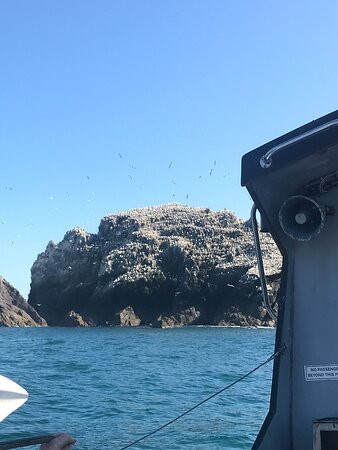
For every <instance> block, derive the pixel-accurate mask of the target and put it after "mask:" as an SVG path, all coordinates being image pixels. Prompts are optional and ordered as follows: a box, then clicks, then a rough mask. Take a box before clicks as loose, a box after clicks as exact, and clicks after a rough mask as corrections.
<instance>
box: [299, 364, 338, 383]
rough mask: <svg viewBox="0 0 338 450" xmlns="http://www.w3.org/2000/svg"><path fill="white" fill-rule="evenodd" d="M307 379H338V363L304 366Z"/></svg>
mask: <svg viewBox="0 0 338 450" xmlns="http://www.w3.org/2000/svg"><path fill="white" fill-rule="evenodd" d="M304 372H305V380H306V381H330V380H333V381H338V364H332V365H329V366H304Z"/></svg>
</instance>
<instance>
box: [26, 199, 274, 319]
mask: <svg viewBox="0 0 338 450" xmlns="http://www.w3.org/2000/svg"><path fill="white" fill-rule="evenodd" d="M262 251H263V256H264V257H265V261H266V267H265V269H266V275H267V279H268V287H269V291H270V294H271V296H272V297H275V293H276V291H277V290H278V283H279V273H280V267H281V257H280V254H279V252H278V250H277V249H276V247H275V245H274V243H273V241H272V240H271V238H269V237H268V236H266V235H262ZM29 303H30V304H31V305H32V306H33V307H37V305H38V304H39V305H40V306H39V313H40V314H41V315H42V316H43V317H45V318H46V320H47V322H48V324H50V325H63V324H65V320H66V318H67V320H68V321H69V319H70V315H71V316H72V317H73V318H74V317H75V316H74V314H77V315H79V316H80V317H81V320H82V321H83V322H84V323H86V324H89V325H101V326H106V325H108V326H109V325H116V324H118V325H123V326H125V325H128V326H137V325H150V326H156V327H158V326H160V327H171V326H183V325H188V324H212V325H218V324H221V325H252V326H257V325H272V324H273V322H271V321H270V319H269V318H268V317H267V315H266V311H265V310H264V308H263V306H262V301H261V294H260V288H259V279H258V273H257V269H256V258H255V250H254V243H253V239H252V233H251V230H250V226H249V225H248V223H246V222H243V221H242V220H240V219H238V218H237V217H236V216H235V215H234V214H232V213H231V212H229V211H227V210H224V211H219V212H213V211H210V209H208V208H189V207H187V206H183V205H178V204H170V205H164V206H158V207H151V208H143V209H135V210H132V211H129V212H127V213H120V214H111V215H108V216H106V217H104V218H103V219H102V221H101V223H100V226H99V230H98V233H97V234H90V233H87V232H86V231H85V230H84V229H81V228H75V229H73V230H70V231H68V232H67V233H66V234H65V237H64V238H63V240H62V241H61V242H60V243H58V244H56V243H54V242H50V243H49V244H48V245H47V248H46V250H45V251H44V252H43V253H41V254H40V255H39V256H38V258H37V260H36V261H35V263H34V264H33V267H32V283H31V291H30V294H29ZM79 322H81V321H80V320H79Z"/></svg>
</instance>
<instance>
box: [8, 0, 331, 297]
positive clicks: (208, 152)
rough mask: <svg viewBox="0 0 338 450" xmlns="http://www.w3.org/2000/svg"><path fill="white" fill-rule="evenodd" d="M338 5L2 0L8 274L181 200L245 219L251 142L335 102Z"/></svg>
mask: <svg viewBox="0 0 338 450" xmlns="http://www.w3.org/2000/svg"><path fill="white" fill-rule="evenodd" d="M337 17H338V3H337V2H336V1H325V0H324V1H322V2H318V1H317V0H316V1H313V0H300V1H291V0H284V1H283V2H271V1H267V0H257V1H252V0H243V1H237V0H236V1H234V0H204V1H201V0H118V1H117V0H95V1H89V0H71V1H69V0H48V1H46V0H29V1H27V0H2V1H1V2H0V61H1V70H0V155H1V178H0V205H1V208H0V274H2V275H3V276H5V277H6V278H7V279H8V280H9V281H10V282H11V283H13V284H14V285H15V287H17V288H18V289H19V290H20V291H21V292H22V294H23V295H24V296H27V294H28V291H29V283H30V267H31V265H32V263H33V261H34V260H35V258H36V256H37V254H38V253H40V252H42V251H43V250H44V249H45V247H46V244H47V243H48V241H49V240H51V239H52V240H55V241H56V242H58V241H60V240H61V239H62V237H63V235H64V233H65V232H66V231H67V230H68V229H70V228H72V227H75V226H83V227H85V228H86V229H87V230H88V231H90V232H95V231H96V230H97V226H98V224H99V221H100V218H101V217H102V216H104V215H105V214H108V213H111V212H119V211H127V210H129V209H131V208H135V207H143V206H151V205H158V204H164V203H170V202H173V201H175V202H180V203H185V204H188V205H191V206H207V207H210V208H211V209H214V210H219V209H223V208H227V209H230V210H232V211H234V212H235V213H236V214H237V215H239V216H240V217H242V218H247V217H248V215H249V209H250V204H251V202H250V199H249V197H248V195H247V193H246V192H245V190H244V189H243V188H241V187H240V160H241V156H242V155H243V154H244V153H246V152H247V151H249V150H251V149H253V148H255V147H257V146H259V145H261V144H263V143H265V142H266V141H268V140H270V139H273V138H275V137H277V136H279V135H280V134H283V133H285V132H287V131H290V130H292V129H294V128H296V127H297V126H300V125H302V124H304V123H306V122H308V121H310V120H312V119H315V118H317V117H320V116H322V115H324V114H326V113H328V112H331V111H333V110H335V109H337V89H338V88H337V86H338V59H337V57H338V52H337V50H338V48H337V43H338V27H337Z"/></svg>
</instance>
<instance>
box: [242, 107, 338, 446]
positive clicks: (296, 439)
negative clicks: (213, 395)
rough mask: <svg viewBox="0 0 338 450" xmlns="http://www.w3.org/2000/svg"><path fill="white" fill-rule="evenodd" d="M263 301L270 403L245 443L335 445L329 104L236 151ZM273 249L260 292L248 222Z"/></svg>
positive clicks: (334, 166)
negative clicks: (271, 348) (270, 277)
mask: <svg viewBox="0 0 338 450" xmlns="http://www.w3.org/2000/svg"><path fill="white" fill-rule="evenodd" d="M241 183H242V186H245V187H246V188H247V190H248V191H249V193H250V195H251V197H252V199H253V201H254V205H255V206H254V207H253V212H252V223H253V230H254V235H255V238H256V251H257V257H258V262H259V268H260V276H261V284H262V293H263V297H264V301H265V304H266V308H267V310H268V312H269V314H270V315H271V316H272V317H273V318H277V327H276V341H275V351H276V352H277V351H281V354H280V355H279V357H278V358H276V359H275V360H274V366H273V376H272V387H271V396H270V408H269V412H268V414H267V417H266V419H265V421H264V423H263V425H262V427H261V429H260V431H259V433H258V435H257V438H256V440H255V442H254V445H253V447H252V448H253V450H309V449H313V450H334V449H338V352H337V337H338V111H335V112H332V113H330V114H328V115H326V116H324V117H321V118H319V119H317V120H314V121H312V122H310V123H308V124H306V125H304V126H302V127H300V128H297V129H296V130H293V131H291V132H289V133H287V134H285V135H283V136H281V137H278V138H277V139H274V140H273V141H271V142H268V143H267V144H264V145H262V146H260V147H258V148H256V149H254V150H253V151H251V152H249V153H247V154H245V155H244V156H243V158H242V179H241ZM256 210H258V211H259V213H260V216H261V232H268V233H270V234H271V236H272V237H273V239H274V240H275V242H276V244H277V246H278V247H279V249H280V251H281V254H282V256H283V268H282V278H281V286H280V290H279V295H278V311H275V310H274V309H273V306H272V305H271V304H270V302H269V296H268V293H267V290H266V284H265V275H264V264H263V260H264V257H263V256H262V254H261V251H260V244H259V235H260V233H259V232H258V230H257V228H256V224H257V221H256Z"/></svg>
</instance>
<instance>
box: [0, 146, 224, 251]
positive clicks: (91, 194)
mask: <svg viewBox="0 0 338 450" xmlns="http://www.w3.org/2000/svg"><path fill="white" fill-rule="evenodd" d="M117 157H118V159H120V160H122V159H125V158H124V156H123V155H122V154H121V153H118V154H117ZM216 166H217V161H216V160H214V161H213V164H212V166H211V167H210V169H209V170H208V175H209V177H211V176H213V174H214V173H215V170H216ZM174 167H175V164H174V161H170V163H169V164H168V166H167V168H168V170H170V171H172V170H173V168H174ZM128 168H129V169H131V170H132V171H136V170H137V168H136V166H134V165H133V164H128ZM228 175H229V173H225V174H224V175H223V178H225V177H227V176H228ZM127 176H128V178H129V180H131V181H132V180H134V178H135V177H134V175H131V173H128V174H127ZM204 177H205V176H204ZM202 178H203V176H202V175H199V176H198V179H199V180H201V179H202ZM85 179H86V181H87V182H91V181H92V177H91V176H90V175H86V176H85ZM170 183H171V185H172V186H176V187H178V184H179V183H177V181H176V180H175V179H174V178H171V179H170ZM3 189H4V190H5V191H9V192H13V191H15V187H14V186H10V185H5V186H4V187H3ZM173 190H174V189H173ZM171 195H172V197H173V198H175V197H176V193H175V192H172V194H171ZM66 196H67V197H70V193H69V192H66ZM94 198H95V193H94V192H93V191H91V192H89V198H88V200H87V202H88V203H90V202H92V201H93V199H94ZM185 198H186V199H187V200H188V199H189V193H186V194H185ZM49 200H50V201H54V196H53V195H49ZM54 210H55V211H58V207H54ZM0 223H1V225H7V224H8V223H7V220H6V218H0ZM32 225H34V223H33V220H32V219H29V222H28V223H27V226H32ZM16 238H17V239H21V235H20V234H18V235H17V236H16ZM11 244H12V245H14V244H15V241H14V240H12V241H11Z"/></svg>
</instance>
